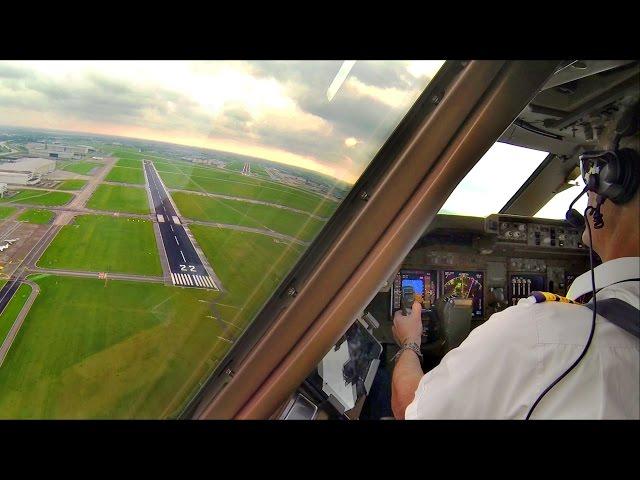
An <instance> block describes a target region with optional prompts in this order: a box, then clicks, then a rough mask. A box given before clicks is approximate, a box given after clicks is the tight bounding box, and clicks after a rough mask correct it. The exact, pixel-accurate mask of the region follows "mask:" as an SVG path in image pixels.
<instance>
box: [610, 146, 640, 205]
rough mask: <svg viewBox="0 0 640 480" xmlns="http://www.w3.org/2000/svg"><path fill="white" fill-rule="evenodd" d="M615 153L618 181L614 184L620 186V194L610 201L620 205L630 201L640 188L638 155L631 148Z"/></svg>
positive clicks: (639, 160) (639, 157) (639, 156)
mask: <svg viewBox="0 0 640 480" xmlns="http://www.w3.org/2000/svg"><path fill="white" fill-rule="evenodd" d="M616 153H617V155H618V160H619V162H620V163H619V165H618V167H619V180H618V182H616V183H619V184H620V185H621V186H622V193H621V194H620V195H617V196H616V198H615V199H614V198H612V199H611V201H613V202H614V203H617V204H622V203H626V202H628V201H629V200H631V199H632V198H633V196H634V194H635V193H636V191H637V190H638V187H639V186H640V155H638V152H636V151H635V150H633V149H631V148H623V149H621V150H618V151H617V152H616Z"/></svg>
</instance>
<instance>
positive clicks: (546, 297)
mask: <svg viewBox="0 0 640 480" xmlns="http://www.w3.org/2000/svg"><path fill="white" fill-rule="evenodd" d="M529 300H530V301H531V303H542V302H561V303H573V304H575V305H581V304H580V303H578V302H574V301H573V300H571V299H569V298H567V297H563V296H561V295H556V294H555V293H550V292H540V291H537V290H536V291H535V292H531V296H530V297H529Z"/></svg>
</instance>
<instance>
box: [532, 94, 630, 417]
mask: <svg viewBox="0 0 640 480" xmlns="http://www.w3.org/2000/svg"><path fill="white" fill-rule="evenodd" d="M639 105H640V104H636V105H635V106H634V107H633V108H632V109H630V110H629V111H628V112H627V114H626V115H625V116H623V117H622V118H621V120H620V122H619V123H618V125H617V127H616V136H615V138H614V142H613V149H612V150H598V151H589V152H584V153H583V154H581V155H580V156H579V159H580V175H581V176H582V179H583V180H584V183H585V187H584V189H583V190H582V191H581V192H580V194H579V195H578V196H577V197H576V198H575V199H574V200H573V201H572V202H571V204H570V205H569V209H568V210H567V213H566V215H565V218H566V220H567V222H568V223H569V224H570V225H571V226H572V227H574V228H581V229H584V228H585V227H586V228H587V231H588V235H589V265H590V269H591V289H592V292H593V315H592V318H591V331H590V333H589V338H588V340H587V342H586V344H585V346H584V349H583V350H582V353H580V355H579V356H578V358H577V359H576V360H575V361H574V362H573V363H572V364H571V366H570V367H569V368H567V369H566V370H565V371H564V372H563V373H562V374H561V375H560V376H559V377H558V378H556V379H555V380H554V381H553V382H552V383H551V384H550V385H549V386H548V387H547V388H546V389H545V390H544V391H543V392H542V393H541V394H540V395H539V396H538V398H537V399H536V401H535V402H534V403H533V405H532V406H531V408H530V409H529V413H527V417H526V420H529V418H530V417H531V414H532V413H533V411H534V410H535V408H536V406H537V405H538V403H540V401H541V400H542V398H543V397H544V396H545V395H546V394H547V393H549V391H550V390H551V389H552V388H553V387H554V386H555V385H556V384H558V383H559V382H560V381H561V380H562V379H563V378H564V377H565V376H566V375H567V374H568V373H569V372H571V370H573V369H574V367H575V366H576V365H578V363H580V360H582V358H583V357H584V356H585V354H586V353H587V350H588V349H589V346H590V345H591V340H592V339H593V334H594V332H595V328H596V310H597V309H596V307H597V303H596V301H597V300H596V280H595V273H594V270H593V253H594V252H593V240H592V237H591V226H590V225H589V220H588V216H591V217H593V227H594V228H595V229H600V228H602V227H604V217H603V215H602V212H601V211H600V207H602V205H603V204H604V202H605V201H606V200H611V201H612V202H613V203H615V204H617V205H622V204H624V203H627V202H628V201H629V200H631V199H632V198H633V196H634V195H635V192H636V190H638V187H639V186H640V155H638V153H637V152H636V151H635V150H633V149H630V148H623V149H618V147H619V144H620V139H621V138H622V137H626V136H629V135H633V134H634V133H635V132H637V131H638V112H639V109H638V106H639ZM587 192H592V193H594V194H595V196H596V202H595V206H592V205H589V206H588V207H587V208H586V209H585V211H584V215H582V214H580V212H578V211H577V210H575V209H574V208H573V205H574V204H575V203H576V202H577V201H578V199H579V198H580V197H582V195H584V194H585V193H587Z"/></svg>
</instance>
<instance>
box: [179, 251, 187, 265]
mask: <svg viewBox="0 0 640 480" xmlns="http://www.w3.org/2000/svg"><path fill="white" fill-rule="evenodd" d="M180 255H182V260H184V261H185V262H186V261H187V259H186V258H184V253H182V250H180Z"/></svg>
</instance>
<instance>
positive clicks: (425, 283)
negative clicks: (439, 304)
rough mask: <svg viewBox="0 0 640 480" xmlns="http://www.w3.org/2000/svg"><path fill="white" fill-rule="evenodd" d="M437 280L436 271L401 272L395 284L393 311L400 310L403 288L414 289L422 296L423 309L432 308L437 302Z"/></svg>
mask: <svg viewBox="0 0 640 480" xmlns="http://www.w3.org/2000/svg"><path fill="white" fill-rule="evenodd" d="M437 278H438V276H437V273H436V271H435V270H400V272H398V274H397V275H396V278H395V280H394V282H393V305H392V309H393V311H396V310H398V309H399V308H400V299H401V297H402V288H403V287H413V291H414V292H415V293H417V294H419V295H422V299H423V302H422V308H423V309H427V308H431V306H432V305H433V302H435V301H436V292H437V291H438V289H437V285H436V279H437ZM392 313H393V312H392Z"/></svg>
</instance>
